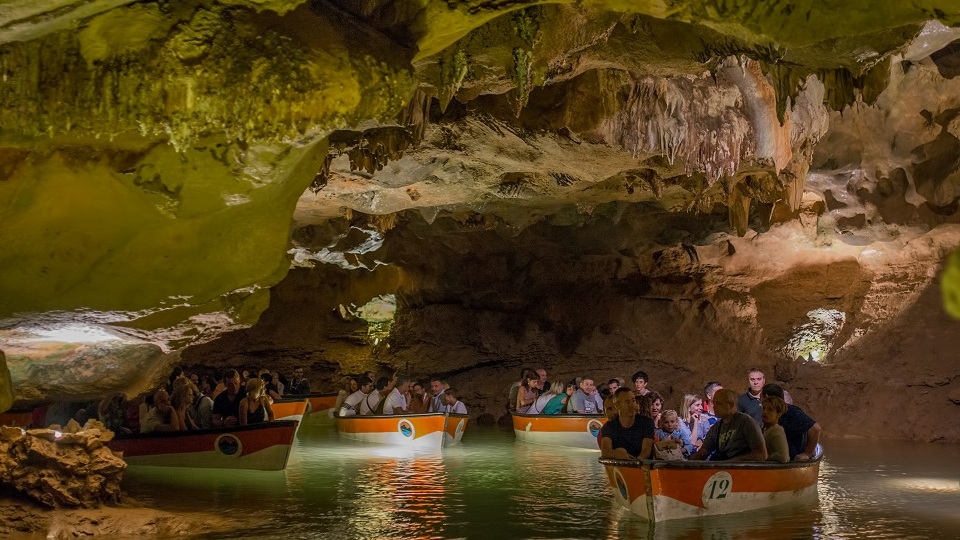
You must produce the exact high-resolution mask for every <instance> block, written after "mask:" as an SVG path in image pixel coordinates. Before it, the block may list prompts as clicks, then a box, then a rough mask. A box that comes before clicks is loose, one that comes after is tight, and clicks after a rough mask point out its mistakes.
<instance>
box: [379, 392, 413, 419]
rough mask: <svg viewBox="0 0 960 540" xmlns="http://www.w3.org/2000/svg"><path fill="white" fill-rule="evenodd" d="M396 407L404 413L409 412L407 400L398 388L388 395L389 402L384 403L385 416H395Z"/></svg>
mask: <svg viewBox="0 0 960 540" xmlns="http://www.w3.org/2000/svg"><path fill="white" fill-rule="evenodd" d="M395 407H400V408H401V409H403V410H404V411H406V410H407V398H405V397H403V394H401V393H400V391H399V390H397V389H396V388H394V389H393V390H391V391H390V393H389V394H387V400H386V401H385V402H384V403H383V414H393V409H394V408H395Z"/></svg>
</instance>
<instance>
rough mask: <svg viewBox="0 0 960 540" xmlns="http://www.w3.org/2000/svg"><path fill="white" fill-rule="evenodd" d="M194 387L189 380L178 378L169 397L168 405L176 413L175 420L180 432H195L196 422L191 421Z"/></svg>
mask: <svg viewBox="0 0 960 540" xmlns="http://www.w3.org/2000/svg"><path fill="white" fill-rule="evenodd" d="M193 389H194V386H193V383H192V382H190V379H186V378H180V379H177V380H176V381H174V383H173V395H172V396H170V405H171V406H172V407H173V409H174V410H175V411H177V420H178V422H179V425H178V426H177V429H179V430H180V431H187V430H197V429H199V427H197V422H196V421H195V420H194V419H193V407H192V406H193V396H194V391H193Z"/></svg>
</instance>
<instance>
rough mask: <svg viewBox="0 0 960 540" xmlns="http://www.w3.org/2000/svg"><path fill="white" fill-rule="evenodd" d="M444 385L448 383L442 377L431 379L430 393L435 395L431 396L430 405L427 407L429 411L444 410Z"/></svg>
mask: <svg viewBox="0 0 960 540" xmlns="http://www.w3.org/2000/svg"><path fill="white" fill-rule="evenodd" d="M444 386H446V385H445V384H444V383H443V381H441V380H440V379H433V380H432V381H430V393H431V394H432V395H433V397H431V398H430V407H429V408H428V409H427V412H432V413H435V412H443V392H444V388H443V387H444Z"/></svg>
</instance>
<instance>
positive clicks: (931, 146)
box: [0, 0, 960, 442]
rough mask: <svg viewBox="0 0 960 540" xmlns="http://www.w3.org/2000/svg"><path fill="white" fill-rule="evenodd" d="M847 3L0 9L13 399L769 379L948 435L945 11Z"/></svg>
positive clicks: (847, 416)
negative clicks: (410, 383)
mask: <svg viewBox="0 0 960 540" xmlns="http://www.w3.org/2000/svg"><path fill="white" fill-rule="evenodd" d="M834 4H835V3H832V2H825V1H824V2H807V3H791V2H787V3H782V4H778V5H777V6H776V7H773V8H768V7H767V4H766V3H762V2H742V3H737V5H735V6H734V5H733V4H732V3H730V2H721V1H711V2H693V1H685V0H677V1H671V2H621V1H616V0H608V1H596V2H581V3H538V2H503V1H482V0H470V1H463V2H448V1H435V0H430V1H412V0H392V1H390V0H365V1H353V0H332V1H308V2H302V1H288V0H222V1H220V2H199V1H196V2H189V1H188V2H166V1H158V2H150V1H146V2H132V1H125V0H111V1H107V0H96V1H93V2H72V1H69V0H63V1H60V2H53V3H45V4H36V3H35V2H28V1H26V0H13V1H10V2H7V3H6V4H5V7H4V10H3V11H2V12H0V75H2V77H0V104H2V107H0V245H2V246H3V249H2V250H0V350H2V351H3V355H0V360H3V365H0V409H6V408H8V407H9V406H11V404H12V403H13V402H14V401H17V402H19V403H20V404H30V403H38V402H42V401H46V400H68V401H81V400H90V399H95V398H96V397H99V396H103V395H108V394H110V393H113V392H117V391H122V392H124V393H126V394H127V395H128V396H130V397H133V396H135V395H138V394H140V393H142V392H144V391H146V390H148V389H150V388H152V387H155V386H156V385H157V384H158V383H159V382H160V381H162V380H164V379H165V378H166V376H167V374H168V373H169V371H170V369H171V368H172V367H173V366H174V365H177V364H180V365H183V366H184V367H185V368H187V369H188V370H189V369H196V368H199V367H203V368H208V369H211V370H217V371H219V370H222V369H224V368H226V367H267V368H270V369H275V370H278V371H280V372H283V373H290V372H291V371H292V369H293V368H294V367H295V366H302V367H304V368H305V369H306V370H307V372H308V376H309V377H310V379H311V381H312V382H313V386H314V388H315V389H324V390H330V391H333V390H334V383H335V381H336V380H338V379H339V378H340V377H341V376H342V375H345V374H357V373H362V372H365V371H367V370H374V371H377V372H380V373H383V374H388V373H392V372H394V371H402V372H404V373H406V374H409V375H412V376H414V377H416V378H420V379H426V378H428V377H432V376H440V377H442V378H444V379H445V380H447V381H448V382H449V383H450V384H451V385H453V386H455V387H456V388H458V389H459V390H460V392H461V394H462V400H463V401H464V402H465V403H466V404H467V406H468V407H469V409H470V413H471V416H474V417H477V418H483V419H484V420H485V421H494V420H496V419H498V418H500V417H502V416H503V415H504V414H505V412H506V395H507V389H508V388H509V386H510V384H511V382H513V381H514V380H515V379H516V378H517V377H518V375H519V371H520V369H521V368H522V367H525V366H529V367H532V368H538V367H544V368H545V369H546V370H547V371H548V374H549V378H550V379H551V380H569V379H573V378H574V377H577V376H581V375H591V376H593V377H594V378H595V379H597V380H601V381H605V380H607V379H610V378H612V377H615V376H621V377H629V376H630V375H631V374H632V373H634V372H635V371H637V370H640V369H643V370H644V371H646V372H647V373H649V374H650V376H651V383H650V384H651V387H652V388H654V389H655V390H657V391H659V392H661V393H662V394H664V395H665V396H666V398H667V405H668V406H669V407H672V408H675V407H677V406H679V400H680V398H681V397H682V395H683V394H684V393H687V392H700V391H702V388H703V383H704V382H706V381H708V380H720V381H723V383H724V384H725V386H727V387H730V388H733V389H735V390H738V391H742V390H743V389H745V387H746V384H747V377H746V370H747V369H748V368H749V367H751V366H759V367H761V368H763V369H764V370H765V371H766V373H767V380H768V381H778V382H780V383H781V384H783V386H784V387H785V388H786V389H787V390H789V391H790V392H791V394H792V395H793V398H794V400H795V402H796V403H798V404H800V405H802V406H803V407H804V408H805V409H807V410H808V411H810V413H811V414H812V416H814V417H815V418H817V420H818V421H819V422H820V424H821V425H822V426H823V428H824V430H825V432H826V433H828V434H833V435H848V436H862V437H880V436H882V437H889V438H903V439H915V440H923V441H943V442H960V375H958V371H957V369H956V366H957V361H956V356H955V352H954V351H956V350H958V348H960V332H958V331H957V330H958V327H957V324H958V322H957V321H956V319H955V318H954V317H957V316H960V256H958V255H955V254H953V253H954V252H955V250H956V248H957V246H958V245H960V127H958V126H960V82H958V81H960V79H957V78H956V75H957V74H958V73H960V71H958V65H960V45H958V44H960V30H958V29H956V28H954V26H956V25H960V9H958V8H957V7H956V6H955V5H953V3H951V2H946V1H936V0H922V1H918V2H911V3H905V2H892V3H887V4H883V5H879V6H878V5H876V3H873V2H866V1H865V0H863V1H861V0H853V1H851V2H846V3H843V5H834ZM888 4H894V5H888ZM4 359H5V360H4ZM851 414H853V415H856V418H857V421H856V422H851Z"/></svg>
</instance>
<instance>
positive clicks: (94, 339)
mask: <svg viewBox="0 0 960 540" xmlns="http://www.w3.org/2000/svg"><path fill="white" fill-rule="evenodd" d="M21 331H22V332H24V333H27V334H30V335H31V336H32V337H24V338H21V339H20V340H19V341H22V342H25V343H30V342H39V341H58V342H63V343H101V342H104V341H119V340H121V339H122V338H120V337H118V336H116V335H114V334H111V333H110V332H107V331H106V330H104V329H103V328H100V327H98V326H91V325H87V324H79V323H70V324H64V325H60V326H53V327H45V328H29V329H21Z"/></svg>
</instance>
